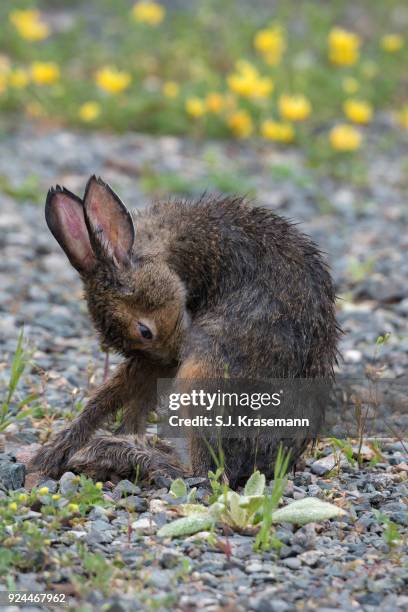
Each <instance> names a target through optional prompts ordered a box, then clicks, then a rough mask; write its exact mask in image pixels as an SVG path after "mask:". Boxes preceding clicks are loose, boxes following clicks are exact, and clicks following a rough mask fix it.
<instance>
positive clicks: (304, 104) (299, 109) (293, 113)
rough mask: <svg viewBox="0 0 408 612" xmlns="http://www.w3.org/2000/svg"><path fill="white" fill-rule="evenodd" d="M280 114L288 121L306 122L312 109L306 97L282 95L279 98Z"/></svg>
mask: <svg viewBox="0 0 408 612" xmlns="http://www.w3.org/2000/svg"><path fill="white" fill-rule="evenodd" d="M279 112H280V114H281V116H282V117H283V118H284V119H287V120H288V121H304V120H305V119H307V118H308V117H309V115H310V113H311V112H312V107H311V104H310V102H309V100H308V99H307V98H306V96H303V95H302V94H299V95H296V96H289V95H285V94H284V95H282V96H281V97H280V98H279Z"/></svg>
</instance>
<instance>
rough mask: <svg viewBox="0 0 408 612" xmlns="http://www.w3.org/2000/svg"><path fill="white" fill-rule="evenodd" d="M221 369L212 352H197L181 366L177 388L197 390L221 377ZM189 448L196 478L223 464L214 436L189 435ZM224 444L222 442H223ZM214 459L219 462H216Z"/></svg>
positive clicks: (220, 450) (187, 391) (204, 476)
mask: <svg viewBox="0 0 408 612" xmlns="http://www.w3.org/2000/svg"><path fill="white" fill-rule="evenodd" d="M220 376H221V375H220V368H217V367H216V365H215V360H212V359H211V352H209V353H206V355H199V354H198V353H197V352H195V353H194V354H192V355H190V356H189V357H187V358H186V359H185V360H184V361H183V363H182V364H181V366H180V368H179V370H178V372H177V376H176V379H175V388H177V390H178V391H180V390H182V392H183V393H189V392H190V391H192V390H193V389H197V385H198V386H200V384H203V383H204V382H205V381H208V380H214V379H216V378H217V377H220ZM187 442H188V447H189V455H190V464H191V471H192V473H193V474H194V476H199V477H203V478H207V477H208V471H209V470H214V469H216V468H217V462H218V461H219V463H222V456H223V451H222V445H221V446H220V443H219V442H220V441H219V440H216V439H214V436H213V435H212V434H210V435H207V434H206V433H203V434H202V435H201V434H198V433H197V432H194V431H192V432H189V433H188V439H187ZM221 442H222V441H221ZM214 457H216V458H217V460H214Z"/></svg>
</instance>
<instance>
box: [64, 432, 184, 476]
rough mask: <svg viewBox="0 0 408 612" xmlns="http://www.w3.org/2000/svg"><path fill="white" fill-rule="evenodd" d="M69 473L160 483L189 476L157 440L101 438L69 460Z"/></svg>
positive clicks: (166, 446) (120, 437) (128, 437)
mask: <svg viewBox="0 0 408 612" xmlns="http://www.w3.org/2000/svg"><path fill="white" fill-rule="evenodd" d="M67 469H69V470H72V471H74V472H79V473H82V474H86V475H87V476H90V477H91V478H93V479H95V480H102V481H106V480H111V479H116V478H128V479H131V480H133V479H135V478H138V479H140V480H156V479H157V478H159V477H164V478H169V479H174V478H178V477H180V476H183V475H185V471H184V469H183V466H182V465H181V463H179V461H178V459H177V457H176V455H175V453H174V451H173V450H172V448H171V447H170V446H169V445H167V444H166V443H164V442H162V441H160V440H155V439H154V438H148V437H143V438H138V437H135V436H110V435H97V436H95V437H94V438H93V439H92V440H91V441H90V442H89V443H88V444H87V445H86V446H84V447H83V448H81V449H80V450H79V451H77V452H76V453H75V454H74V455H73V456H72V457H71V459H70V460H69V463H68V466H67Z"/></svg>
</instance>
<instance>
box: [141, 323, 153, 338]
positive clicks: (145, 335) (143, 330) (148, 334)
mask: <svg viewBox="0 0 408 612" xmlns="http://www.w3.org/2000/svg"><path fill="white" fill-rule="evenodd" d="M137 325H138V327H139V331H140V335H141V336H142V338H144V339H145V340H151V339H152V338H153V334H152V332H151V331H150V329H149V328H148V327H147V325H143V323H140V322H139V323H138V324H137Z"/></svg>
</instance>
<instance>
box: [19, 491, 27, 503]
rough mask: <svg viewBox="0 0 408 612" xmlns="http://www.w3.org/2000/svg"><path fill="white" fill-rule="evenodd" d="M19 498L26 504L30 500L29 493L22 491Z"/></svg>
mask: <svg viewBox="0 0 408 612" xmlns="http://www.w3.org/2000/svg"><path fill="white" fill-rule="evenodd" d="M18 499H19V501H21V502H22V503H23V504H24V503H25V502H26V501H27V500H28V495H27V493H20V495H19V496H18Z"/></svg>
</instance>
